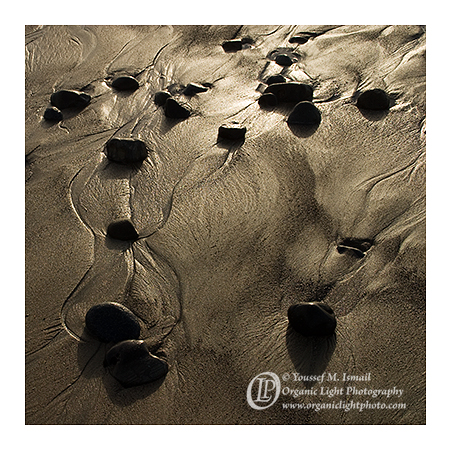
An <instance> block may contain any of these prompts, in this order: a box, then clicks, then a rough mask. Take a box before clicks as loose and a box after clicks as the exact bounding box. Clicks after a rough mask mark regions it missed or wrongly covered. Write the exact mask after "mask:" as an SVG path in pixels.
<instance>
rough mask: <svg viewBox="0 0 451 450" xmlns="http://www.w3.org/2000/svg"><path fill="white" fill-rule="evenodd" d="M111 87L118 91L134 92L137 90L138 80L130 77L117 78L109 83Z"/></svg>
mask: <svg viewBox="0 0 451 450" xmlns="http://www.w3.org/2000/svg"><path fill="white" fill-rule="evenodd" d="M111 86H113V87H114V89H117V90H118V91H136V89H138V88H139V83H138V80H137V79H136V78H134V77H131V76H130V75H124V76H122V77H117V78H115V79H114V80H113V82H112V83H111Z"/></svg>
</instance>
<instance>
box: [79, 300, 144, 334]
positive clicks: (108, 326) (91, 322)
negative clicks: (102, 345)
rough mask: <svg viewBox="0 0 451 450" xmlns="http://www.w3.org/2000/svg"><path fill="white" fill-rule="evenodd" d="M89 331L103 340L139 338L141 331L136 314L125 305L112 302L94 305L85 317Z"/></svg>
mask: <svg viewBox="0 0 451 450" xmlns="http://www.w3.org/2000/svg"><path fill="white" fill-rule="evenodd" d="M85 324H86V328H87V329H88V331H89V332H90V333H91V334H92V335H93V336H94V337H96V338H97V339H98V340H99V341H101V342H119V341H124V340H126V339H138V338H139V335H140V333H141V327H140V325H139V322H138V319H137V318H136V316H135V315H134V314H133V313H132V312H131V311H130V310H129V309H128V308H126V307H125V306H124V305H121V304H120V303H115V302H110V303H101V304H99V305H95V306H93V307H92V308H91V309H90V310H89V311H88V312H87V313H86V317H85Z"/></svg>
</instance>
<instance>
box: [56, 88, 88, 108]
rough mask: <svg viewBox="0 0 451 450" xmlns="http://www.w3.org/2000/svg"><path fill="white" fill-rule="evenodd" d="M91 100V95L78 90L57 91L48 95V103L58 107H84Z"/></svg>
mask: <svg viewBox="0 0 451 450" xmlns="http://www.w3.org/2000/svg"><path fill="white" fill-rule="evenodd" d="M90 101H91V96H90V95H89V94H85V93H84V92H78V91H66V90H62V91H58V92H54V93H53V94H52V95H51V96H50V103H51V104H52V105H53V106H56V107H57V108H58V109H66V108H84V107H85V106H87V105H88V103H89V102H90Z"/></svg>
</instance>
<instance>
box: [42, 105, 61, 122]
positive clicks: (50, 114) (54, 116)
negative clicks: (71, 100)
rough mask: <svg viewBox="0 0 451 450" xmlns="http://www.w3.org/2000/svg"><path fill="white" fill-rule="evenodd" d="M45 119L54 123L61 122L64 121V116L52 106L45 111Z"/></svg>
mask: <svg viewBox="0 0 451 450" xmlns="http://www.w3.org/2000/svg"><path fill="white" fill-rule="evenodd" d="M44 119H45V120H49V121H53V122H60V121H61V120H63V114H62V113H61V111H60V110H59V109H58V108H55V107H54V106H52V107H51V108H47V109H46V110H45V112H44Z"/></svg>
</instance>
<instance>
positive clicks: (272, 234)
mask: <svg viewBox="0 0 451 450" xmlns="http://www.w3.org/2000/svg"><path fill="white" fill-rule="evenodd" d="M425 40H426V37H425V28H424V27H421V26H311V27H309V26H212V27H207V26H196V27H194V26H174V27H170V26H161V27H156V26H150V27H146V26H86V27H78V26H44V27H40V26H28V27H26V43H27V45H26V105H25V106H26V109H25V119H26V122H25V125H26V130H25V131H26V187H25V190H26V308H25V309H26V311H25V312H26V317H25V326H26V352H27V353H26V354H27V356H26V423H28V424H423V423H425V214H426V213H425V136H426V120H425V116H426V113H425V95H426V89H425V46H426V44H425ZM224 43H226V44H224ZM274 76H278V78H277V81H278V83H275V84H273V83H271V84H268V83H270V82H271V81H272V80H270V77H274ZM281 76H282V77H283V80H282V79H281ZM124 77H125V78H124ZM118 80H119V81H118ZM280 81H282V82H280ZM280 85H282V86H280ZM293 85H294V86H295V87H294V88H293ZM304 85H307V86H309V88H305V87H304V88H300V87H299V86H304ZM270 86H276V87H270ZM287 86H288V87H287ZM124 87H125V88H124ZM375 90H377V91H375ZM379 90H380V91H379ZM62 91H74V92H75V93H74V92H72V93H71V94H64V95H62V94H60V95H59V96H57V97H56V100H55V97H52V94H55V93H59V92H62ZM158 92H165V94H163V95H161V94H160V96H159V97H158V95H157V96H156V94H157V93H158ZM381 92H382V94H381ZM269 94H270V95H269ZM264 95H266V97H265V98H264V100H260V98H262V97H263V96H264ZM309 95H311V97H309ZM365 97H366V99H365ZM52 98H53V100H52ZM157 98H160V99H162V100H159V101H156V99H157ZM61 99H62V100H61ZM68 99H69V100H68ZM359 99H360V100H359ZM72 100H74V101H75V103H73V102H72ZM71 102H72V103H71ZM300 104H301V106H299V105H300ZM305 105H307V106H305ZM52 107H53V108H57V109H58V111H55V110H53V112H52V113H47V114H52V115H51V116H48V115H47V116H46V118H44V115H45V114H46V110H47V109H48V108H52ZM49 119H50V120H49ZM124 155H126V156H124ZM118 221H121V222H120V224H119V225H117V223H118ZM112 224H116V225H114V226H112ZM121 224H122V225H121ZM306 302H307V303H309V302H319V303H320V304H322V305H323V304H326V305H328V306H329V307H330V308H331V309H332V311H333V314H334V317H335V318H336V328H335V331H334V332H333V333H332V334H331V332H329V331H327V333H326V334H325V335H321V333H319V335H314V336H310V335H308V336H307V335H304V334H303V333H302V330H305V326H303V325H302V326H301V325H299V323H301V322H302V321H300V322H299V323H291V324H290V323H289V321H288V309H289V307H290V306H292V305H298V304H301V303H306ZM103 303H119V304H121V305H123V306H125V307H126V308H127V311H130V314H131V316H130V317H134V318H136V321H137V322H138V323H139V330H140V335H139V339H140V340H143V341H145V346H146V347H143V346H142V345H141V344H140V345H139V346H138V345H136V346H133V345H132V346H131V347H127V348H132V349H134V348H136V349H139V350H137V351H138V352H142V349H143V348H147V349H148V350H149V351H150V353H149V355H151V356H153V358H151V357H147V356H146V355H145V357H144V358H142V359H141V356H137V357H134V356H133V354H134V353H133V352H132V353H127V352H130V351H129V350H127V351H126V356H125V361H129V359H127V358H130V361H132V363H133V364H134V365H133V371H135V374H136V370H138V371H141V372H140V374H142V373H144V372H145V371H144V372H143V367H145V368H147V367H148V365H149V364H153V363H154V362H155V361H156V360H155V359H154V358H157V359H158V361H163V362H164V364H166V365H167V367H168V370H167V373H164V372H165V371H164V370H163V371H161V372H158V371H156V372H155V373H158V374H160V373H161V374H163V373H164V374H163V375H161V377H159V378H158V379H156V380H153V379H152V381H149V382H142V383H141V384H139V385H136V386H135V385H134V386H131V387H130V386H124V385H123V384H124V383H121V382H120V380H122V381H123V379H124V377H125V378H127V377H130V375H129V374H130V370H129V369H130V366H129V365H128V366H127V367H126V368H125V369H124V366H123V364H122V363H123V361H124V360H122V363H121V364H122V366H121V365H117V364H119V363H117V362H116V359H114V358H113V357H112V355H113V356H114V355H116V353H115V352H114V349H113V351H112V352H110V349H111V347H112V346H113V344H114V342H112V341H111V342H102V339H99V336H95V335H93V332H91V333H90V332H89V331H88V330H86V326H85V325H86V323H85V317H86V314H87V312H88V311H89V310H90V308H92V307H95V306H97V305H99V304H103ZM315 311H317V310H316V309H315ZM127 314H128V313H127ZM308 314H310V313H308ZM121 317H122V316H121ZM127 317H129V316H127ZM315 317H316V316H315ZM307 319H308V320H307V321H308V322H309V323H310V324H311V323H319V325H315V327H314V328H315V330H318V327H319V328H320V331H321V329H323V328H322V327H325V326H324V325H321V324H322V323H323V322H321V320H322V319H321V318H320V319H321V320H319V321H317V322H315V321H314V320H313V317H312V316H308V317H307ZM108 320H109V319H108V318H107V317H106V316H105V320H104V321H102V320H101V321H100V322H101V323H105V322H107V321H108ZM114 320H116V319H114ZM114 320H113V331H114V330H116V331H117V327H115V326H114ZM296 320H298V319H296ZM315 320H316V319H315ZM130 323H133V324H135V322H134V319H131V322H130ZM293 325H294V326H293ZM297 325H299V327H297ZM133 326H135V325H133ZM126 328H127V327H126ZM132 328H133V327H132ZM326 328H327V327H326ZM133 330H134V331H133V333H135V328H133ZM94 331H95V330H94ZM126 333H127V331H126ZM133 333H132V334H131V335H130V336H131V337H130V338H129V339H136V335H135V334H133ZM94 334H95V333H94ZM307 334H308V333H307ZM108 339H109V338H108ZM108 339H107V340H108ZM111 339H113V340H114V335H113V337H112V338H111ZM120 339H121V340H123V335H121V337H120ZM120 348H121V347H120ZM133 351H134V350H133ZM146 351H147V350H146ZM109 352H110V353H109ZM107 355H109V356H108V357H107ZM130 355H132V356H130ZM139 355H141V353H139ZM115 357H116V356H115ZM105 361H107V362H108V364H105ZM136 361H139V363H137V362H136ZM110 363H111V364H112V365H113V366H115V365H116V366H115V369H111V367H110V366H111V364H110ZM124 364H125V363H124ZM127 364H129V363H127ZM158 364H160V363H158ZM143 365H144V366H143ZM152 367H153V366H152ZM159 367H160V366H159ZM164 367H166V366H164ZM264 372H271V373H273V374H276V375H277V376H278V377H279V378H280V380H281V386H282V388H285V390H282V392H281V393H280V396H279V398H278V399H277V401H276V402H275V403H274V405H272V406H270V407H267V408H265V409H261V410H257V409H253V408H252V407H251V406H250V405H249V402H248V400H247V397H246V393H247V389H248V386H249V384H250V382H251V381H252V380H253V379H254V378H255V377H256V376H257V375H259V374H261V373H264ZM118 373H119V375H118ZM146 373H147V372H146ZM115 374H116V377H115V376H114V375H115ZM286 374H288V376H286ZM322 374H325V379H326V381H320V379H321V378H320V376H321V375H322ZM329 374H330V375H331V379H328V375H329ZM334 374H337V378H336V379H334V378H333V376H334ZM343 374H346V375H343ZM368 374H370V376H369V377H368ZM348 375H349V376H350V377H351V378H350V379H349V378H347V376H348ZM300 376H303V377H305V380H302V381H299V380H298V379H297V378H296V377H298V378H299V377H300ZM284 377H285V378H286V379H284ZM307 377H310V378H309V379H308V380H307ZM118 378H119V379H118ZM127 379H128V378H127ZM135 379H139V380H145V379H146V378H145V377H141V378H139V377H138V378H134V380H135ZM125 384H126V385H127V383H126V382H125ZM321 388H323V391H321ZM394 388H396V389H398V390H399V391H402V394H400V395H399V396H398V397H396V395H398V394H394V395H393V396H392V397H390V398H387V395H386V394H385V396H384V394H383V393H379V394H378V395H377V396H376V397H372V396H371V395H369V394H365V393H363V391H364V390H365V389H366V390H367V391H369V390H376V389H379V390H388V389H394ZM290 389H291V390H290ZM296 389H297V390H303V392H302V394H300V395H297V396H296V397H293V391H294V390H296ZM315 389H316V391H315ZM327 389H329V390H327ZM326 391H327V392H328V393H329V394H330V395H327V394H326ZM272 394H274V392H272ZM253 395H254V397H253V398H254V399H256V397H255V395H256V394H255V391H253ZM331 401H335V402H336V403H339V402H340V401H341V402H342V404H344V403H347V404H349V403H350V402H362V403H366V402H367V401H368V402H376V403H377V402H378V401H379V402H380V403H384V404H385V405H388V404H393V403H402V404H405V407H396V408H394V407H393V409H390V406H384V407H379V408H375V409H365V410H363V411H359V410H358V409H351V410H349V411H347V412H345V411H344V409H339V408H336V409H333V408H327V407H326V406H323V407H322V408H320V409H319V410H315V409H314V408H311V409H302V408H300V407H287V408H284V406H283V405H284V404H300V403H302V404H309V403H311V404H313V403H314V404H319V405H326V404H328V403H330V402H331ZM261 405H264V402H263V403H261ZM318 408H319V407H318Z"/></svg>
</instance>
